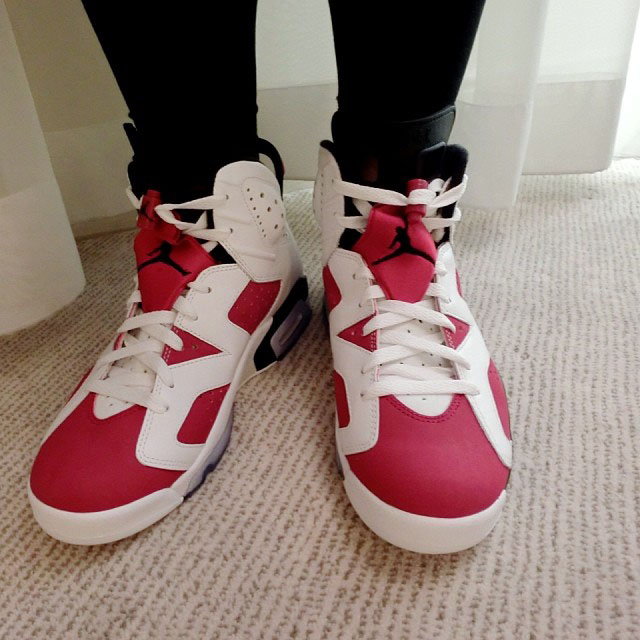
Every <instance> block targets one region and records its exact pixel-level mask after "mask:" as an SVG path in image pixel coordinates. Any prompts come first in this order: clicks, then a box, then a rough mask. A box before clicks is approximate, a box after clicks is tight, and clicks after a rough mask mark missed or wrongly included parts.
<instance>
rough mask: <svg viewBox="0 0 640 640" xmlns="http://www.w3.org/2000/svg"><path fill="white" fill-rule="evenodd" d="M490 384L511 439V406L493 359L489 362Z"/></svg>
mask: <svg viewBox="0 0 640 640" xmlns="http://www.w3.org/2000/svg"><path fill="white" fill-rule="evenodd" d="M488 375H489V385H490V386H491V391H492V392H493V398H494V400H495V401H496V407H497V408H498V415H499V416H500V421H501V422H502V428H503V429H504V433H505V435H506V436H507V438H509V440H511V421H510V419H509V406H508V404H507V394H506V393H505V390H504V385H503V384H502V380H501V379H500V374H499V373H498V370H497V369H496V365H495V364H493V360H491V361H490V362H489V372H488Z"/></svg>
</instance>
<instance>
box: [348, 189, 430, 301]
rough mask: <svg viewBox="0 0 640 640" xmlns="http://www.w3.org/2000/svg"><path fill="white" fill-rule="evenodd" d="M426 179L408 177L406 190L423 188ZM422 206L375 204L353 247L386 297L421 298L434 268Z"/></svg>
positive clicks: (424, 209) (397, 298)
mask: <svg viewBox="0 0 640 640" xmlns="http://www.w3.org/2000/svg"><path fill="white" fill-rule="evenodd" d="M427 186H428V183H427V181H426V180H422V179H416V180H410V181H409V183H408V186H407V193H411V191H413V190H415V189H426V188H427ZM425 214H426V207H425V205H407V206H406V207H399V206H393V205H375V206H374V207H373V208H372V209H371V211H370V213H369V220H368V222H367V227H366V229H365V230H364V233H363V234H362V235H361V236H360V238H359V239H358V241H357V242H356V243H355V244H354V245H353V250H354V251H356V252H357V253H359V254H360V255H361V256H362V257H363V258H364V260H365V262H366V263H367V266H368V267H369V269H370V270H371V273H372V274H373V276H374V278H375V279H376V282H377V283H378V284H379V285H380V287H381V288H382V290H383V291H384V294H385V296H386V297H387V298H388V299H389V300H402V301H404V302H418V301H419V300H422V298H423V297H424V294H425V293H426V291H427V288H428V287H429V284H430V282H431V280H432V279H433V274H434V271H435V263H436V259H437V256H438V250H437V249H436V245H435V242H434V241H433V238H432V237H431V234H430V233H429V231H428V230H427V228H426V227H425V225H424V223H423V221H422V218H423V216H424V215H425Z"/></svg>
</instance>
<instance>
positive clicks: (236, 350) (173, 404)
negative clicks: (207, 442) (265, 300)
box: [136, 265, 249, 469]
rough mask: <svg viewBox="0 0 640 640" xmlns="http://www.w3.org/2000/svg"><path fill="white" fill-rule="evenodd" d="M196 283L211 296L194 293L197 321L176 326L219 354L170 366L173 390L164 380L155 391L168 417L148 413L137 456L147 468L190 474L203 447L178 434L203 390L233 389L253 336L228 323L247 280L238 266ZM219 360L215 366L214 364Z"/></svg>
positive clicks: (213, 270) (210, 272) (215, 270)
mask: <svg viewBox="0 0 640 640" xmlns="http://www.w3.org/2000/svg"><path fill="white" fill-rule="evenodd" d="M197 282H198V284H202V285H203V286H209V287H211V293H208V294H205V293H199V292H197V291H194V290H191V291H190V292H189V294H188V295H187V299H188V300H189V301H190V302H191V303H192V304H193V306H194V308H195V310H196V311H197V315H198V319H197V320H196V321H191V320H188V319H187V318H185V317H183V316H179V317H178V320H177V322H176V326H177V327H180V328H181V329H184V330H185V331H188V332H189V333H191V334H193V335H194V336H196V337H198V338H200V339H201V340H204V341H205V342H207V343H209V344H212V345H214V346H215V347H217V348H218V349H220V350H221V352H220V353H217V354H215V355H212V356H208V357H205V358H198V359H196V360H191V361H187V362H181V363H178V364H175V365H172V366H171V372H172V374H173V381H174V385H175V386H174V388H173V389H171V388H168V387H167V386H165V385H164V384H163V383H162V381H161V380H160V378H158V379H157V380H156V384H155V387H154V390H153V393H154V394H157V397H158V398H161V402H165V403H166V404H168V405H169V410H168V411H167V412H166V413H162V414H157V413H153V412H152V411H147V414H146V417H145V420H144V423H143V426H142V430H141V432H140V437H139V439H138V446H137V448H136V455H137V457H138V460H139V461H140V462H141V463H142V464H145V465H148V466H153V467H160V468H163V469H188V468H189V466H191V464H192V463H193V461H194V460H195V459H196V457H197V455H198V453H199V452H200V450H201V448H202V445H189V444H183V443H181V442H178V439H177V435H178V432H179V431H180V427H181V426H182V423H183V422H184V419H185V418H186V416H187V414H188V413H189V410H190V409H191V405H192V404H193V402H194V400H195V399H196V398H197V397H198V396H199V395H200V394H201V393H203V392H204V391H209V390H210V389H216V388H218V387H221V386H223V385H226V384H230V383H231V381H232V379H233V376H234V373H235V371H236V368H237V364H238V361H239V359H240V357H241V356H242V353H243V351H244V349H245V347H246V345H247V342H248V339H249V334H248V333H247V332H246V331H245V330H244V329H242V328H240V327H238V326H237V325H235V324H233V323H232V322H230V321H229V319H228V314H229V310H230V309H231V307H233V305H234V303H235V301H236V299H237V298H238V296H239V295H240V293H241V292H242V290H243V289H244V288H245V287H246V285H247V284H248V283H249V278H248V277H247V276H246V275H245V274H244V273H243V272H242V270H241V269H240V268H239V267H238V266H237V265H217V266H214V267H209V268H208V269H206V270H205V271H203V272H202V273H201V274H200V276H199V277H198V279H197ZM213 361H215V366H212V365H213Z"/></svg>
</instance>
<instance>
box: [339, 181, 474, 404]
mask: <svg viewBox="0 0 640 640" xmlns="http://www.w3.org/2000/svg"><path fill="white" fill-rule="evenodd" d="M466 181H467V178H466V176H465V177H464V180H463V181H462V182H461V183H460V184H459V185H457V186H455V187H453V188H451V189H448V184H449V183H448V182H444V181H443V180H441V179H436V180H432V181H431V183H430V184H429V187H428V188H427V189H415V190H414V191H412V192H411V193H410V194H409V195H408V196H405V195H403V194H402V193H398V192H396V191H389V190H387V189H377V188H375V187H365V186H362V185H358V184H353V183H350V182H344V181H342V180H335V181H334V183H333V186H334V188H335V189H336V191H337V192H338V193H340V194H341V195H343V196H346V197H350V198H353V199H354V205H355V206H356V208H357V209H358V211H359V212H360V214H361V215H360V216H340V215H336V219H337V220H338V222H339V224H341V225H342V226H343V227H345V228H349V229H357V230H364V228H365V227H366V226H367V222H368V216H369V212H370V211H371V208H372V205H371V202H375V203H379V204H389V205H396V206H406V205H408V204H422V205H426V210H427V213H426V216H425V217H424V218H423V222H424V223H425V226H426V228H427V229H428V231H430V232H432V233H433V232H434V231H435V232H436V233H435V234H434V239H435V240H436V241H437V240H439V239H440V237H441V235H442V234H443V233H444V229H445V228H447V227H450V226H452V225H453V224H455V223H456V222H457V221H458V220H460V218H461V216H462V214H461V212H460V209H459V208H458V207H455V209H454V214H453V216H452V217H450V218H442V217H437V210H438V209H439V208H441V207H444V206H447V205H451V204H454V203H456V202H457V201H458V200H459V199H460V196H461V195H462V193H463V192H464V190H465V187H466ZM438 236H440V237H438ZM446 272H447V271H446V268H445V266H444V265H443V264H442V262H441V261H437V262H436V266H435V273H436V275H438V276H444V275H446ZM354 278H356V279H366V280H371V281H374V284H372V285H370V286H369V287H367V288H366V290H365V291H364V294H363V299H362V300H360V302H359V304H360V305H363V304H365V303H367V302H368V301H369V300H371V301H373V305H374V308H375V309H377V314H376V315H374V316H373V317H372V318H371V319H370V320H369V321H368V322H367V323H366V324H365V325H364V327H363V329H362V332H363V335H367V334H369V333H371V332H373V331H378V348H377V349H376V350H375V351H373V352H372V353H371V356H370V357H369V359H368V361H367V363H366V364H365V365H364V367H363V369H362V373H363V374H364V373H367V372H369V371H371V370H372V369H377V375H376V378H375V382H373V383H372V384H371V386H370V387H369V389H368V390H367V393H368V394H369V395H371V396H386V395H442V394H454V393H460V394H470V395H475V394H477V393H479V391H478V388H477V387H476V385H474V384H472V383H469V382H466V381H464V380H460V379H458V378H457V377H456V375H455V372H454V369H453V366H452V365H453V364H454V363H455V364H458V365H460V366H461V367H464V368H465V369H468V368H469V367H470V365H469V362H468V360H467V359H466V358H465V357H464V356H462V355H460V354H459V353H458V352H457V351H456V350H455V349H452V348H451V347H448V346H447V345H446V344H445V343H444V338H443V336H442V330H441V328H447V329H449V330H451V331H452V332H454V333H455V331H456V328H455V326H454V325H453V323H452V322H451V321H450V320H449V319H448V318H447V316H446V315H445V314H444V313H441V312H440V311H437V310H436V309H437V307H436V303H437V301H438V300H442V301H444V302H449V298H448V295H447V292H446V291H445V289H444V287H443V286H442V285H440V284H438V283H435V282H431V283H430V284H429V287H428V289H427V291H426V293H425V295H424V298H423V300H421V301H419V302H415V303H409V302H403V301H400V300H387V298H386V296H385V294H384V292H383V291H382V288H381V287H380V286H379V285H377V284H375V278H374V276H373V274H372V273H371V270H370V269H369V268H368V267H366V266H364V267H363V268H362V269H361V270H360V271H359V272H357V273H356V274H355V275H354ZM420 325H429V332H428V335H424V333H425V332H424V328H423V327H422V326H420ZM412 330H413V331H414V334H413V335H412ZM420 333H422V334H423V336H422V337H420V336H419V335H415V334H420ZM416 356H417V358H416ZM425 360H426V361H428V362H429V363H430V364H429V366H427V365H425ZM415 362H420V364H418V365H416V364H414V363H415ZM443 363H444V366H443Z"/></svg>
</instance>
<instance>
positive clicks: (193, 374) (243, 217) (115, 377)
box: [28, 161, 310, 544]
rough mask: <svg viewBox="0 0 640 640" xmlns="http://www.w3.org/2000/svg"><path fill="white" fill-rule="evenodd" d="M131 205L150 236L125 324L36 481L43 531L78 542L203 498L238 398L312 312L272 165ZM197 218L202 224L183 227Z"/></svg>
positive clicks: (238, 167) (70, 411)
mask: <svg viewBox="0 0 640 640" xmlns="http://www.w3.org/2000/svg"><path fill="white" fill-rule="evenodd" d="M131 196H132V201H133V202H134V204H135V206H136V208H137V209H138V211H139V213H138V226H139V227H140V231H139V232H138V234H137V236H136V239H135V243H134V250H135V255H136V261H137V270H138V274H137V279H136V285H137V286H136V289H135V290H134V292H133V294H132V295H131V297H130V299H129V303H128V309H127V313H126V319H125V321H124V322H123V323H122V325H121V326H120V328H119V329H118V330H117V332H116V336H115V337H114V339H113V340H112V341H111V342H110V343H109V345H108V346H107V348H106V349H105V351H104V352H103V353H102V355H101V356H100V358H99V359H98V361H97V363H96V365H95V366H94V367H93V368H92V369H91V371H89V373H88V374H87V375H86V377H85V378H84V379H83V380H82V381H81V382H80V384H79V386H78V388H77V389H76V390H75V391H74V393H73V394H72V396H71V398H70V399H69V401H68V402H67V404H66V405H65V406H64V408H63V409H62V411H61V412H60V414H59V415H58V417H57V418H56V419H55V421H54V423H53V425H52V426H51V428H50V429H49V430H48V432H47V434H46V436H45V438H44V441H43V442H42V445H41V447H40V450H39V452H38V454H37V456H36V459H35V462H34V464H33V468H32V470H31V478H30V481H29V489H28V493H29V500H30V502H31V506H32V508H33V513H34V515H35V518H36V520H37V521H38V523H39V524H40V526H41V527H42V528H43V529H44V530H45V531H46V532H47V533H48V534H49V535H51V536H53V537H54V538H57V539H59V540H62V541H64V542H69V543H74V544H98V543H106V542H113V541H115V540H119V539H120V538H124V537H125V536H129V535H131V534H133V533H136V532H137V531H140V530H141V529H144V528H145V527H147V526H149V525H151V524H153V523H154V522H156V521H157V520H159V519H160V518H162V517H164V516H165V515H167V514H168V513H169V512H170V511H172V510H173V509H174V508H176V507H177V506H178V505H180V504H181V503H182V502H183V501H184V500H185V498H187V497H188V496H189V495H190V494H191V493H192V492H193V491H195V489H197V488H198V487H199V486H200V484H201V483H202V482H203V480H204V478H205V476H206V475H207V474H208V473H209V471H211V470H212V469H213V468H214V467H215V465H216V464H217V463H218V461H219V460H220V457H221V456H222V454H223V453H224V450H225V448H226V446H227V444H228V442H229V438H230V434H231V424H232V413H233V403H234V400H235V397H236V393H237V391H238V389H239V388H240V387H241V386H242V385H243V384H244V383H245V382H246V381H247V380H248V379H249V378H251V377H252V376H254V375H255V374H256V373H259V372H261V371H264V370H265V369H266V368H267V367H269V366H270V365H271V364H273V363H275V362H276V361H278V360H280V359H281V358H282V357H283V356H284V355H285V354H286V353H287V351H288V350H289V349H290V348H291V347H292V346H293V344H294V343H295V342H296V341H297V339H298V338H299V336H300V335H301V333H302V331H303V330H304V329H305V327H306V326H307V324H308V322H309V317H310V309H309V306H308V304H307V302H306V299H307V282H306V280H305V278H304V276H303V273H302V267H301V264H300V260H299V257H298V252H297V249H296V247H295V244H294V240H293V237H292V235H291V232H290V230H289V228H288V225H287V222H286V220H285V209H284V204H283V200H282V193H281V185H280V184H279V182H278V180H276V177H275V176H274V175H273V173H271V171H269V169H267V168H266V167H265V166H264V165H262V164H261V163H259V162H249V161H241V162H234V163H232V164H229V165H227V166H225V167H223V168H221V169H220V170H219V171H218V172H217V175H216V179H215V185H214V188H213V194H212V195H211V196H208V197H204V198H199V199H197V200H192V201H190V202H184V203H182V204H177V205H176V204H167V203H162V201H161V197H160V194H158V193H157V192H153V191H148V192H147V193H146V194H145V195H144V196H143V197H142V199H141V200H138V199H137V198H136V197H135V196H133V194H131ZM185 210H189V214H188V215H189V217H188V218H186V220H188V219H196V220H197V221H196V222H188V221H186V220H181V219H180V212H181V211H182V212H184V211H185ZM199 210H200V211H202V214H201V215H199ZM194 211H195V217H194Z"/></svg>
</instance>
